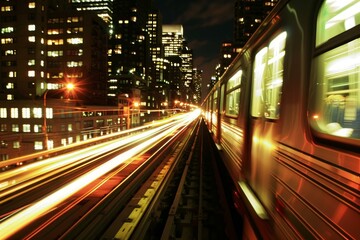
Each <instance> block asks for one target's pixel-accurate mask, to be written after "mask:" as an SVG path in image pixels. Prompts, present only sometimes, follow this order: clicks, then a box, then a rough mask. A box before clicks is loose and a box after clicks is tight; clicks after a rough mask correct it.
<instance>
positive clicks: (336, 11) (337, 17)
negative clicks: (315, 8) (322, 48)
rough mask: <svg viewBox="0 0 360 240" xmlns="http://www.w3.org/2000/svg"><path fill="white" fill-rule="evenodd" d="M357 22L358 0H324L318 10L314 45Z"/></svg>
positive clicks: (358, 13)
mask: <svg viewBox="0 0 360 240" xmlns="http://www.w3.org/2000/svg"><path fill="white" fill-rule="evenodd" d="M359 24H360V2H359V1H358V0H344V1H335V0H326V1H325V2H324V4H323V5H322V7H321V9H320V12H319V17H318V22H317V35H316V46H319V45H320V44H322V43H324V42H326V41H327V40H329V39H331V38H333V37H335V36H337V35H339V34H340V33H342V32H345V31H347V30H349V29H351V28H353V27H355V26H356V25H359Z"/></svg>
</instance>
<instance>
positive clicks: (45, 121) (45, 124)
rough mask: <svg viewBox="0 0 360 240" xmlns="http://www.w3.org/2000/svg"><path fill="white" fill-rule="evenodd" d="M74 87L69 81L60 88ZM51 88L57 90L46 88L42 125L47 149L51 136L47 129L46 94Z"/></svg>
mask: <svg viewBox="0 0 360 240" xmlns="http://www.w3.org/2000/svg"><path fill="white" fill-rule="evenodd" d="M74 88H75V86H74V84H72V83H68V84H66V86H65V87H63V88H60V89H59V90H62V89H66V90H68V91H70V90H73V89H74ZM49 90H57V89H46V90H45V92H44V97H43V127H42V131H43V133H44V148H45V150H48V141H49V136H48V131H47V120H46V96H47V93H48V92H49Z"/></svg>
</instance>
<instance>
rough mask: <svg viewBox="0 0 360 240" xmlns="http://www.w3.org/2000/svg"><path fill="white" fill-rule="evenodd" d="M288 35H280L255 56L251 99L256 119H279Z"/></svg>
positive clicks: (252, 110)
mask: <svg viewBox="0 0 360 240" xmlns="http://www.w3.org/2000/svg"><path fill="white" fill-rule="evenodd" d="M286 35H287V34H286V32H282V33H280V34H279V35H278V36H277V37H276V38H274V39H273V40H272V41H271V42H270V44H269V46H267V47H264V48H262V49H261V50H260V51H259V52H258V53H257V54H256V56H255V62H254V74H253V75H254V77H253V91H252V99H251V115H252V116H254V117H262V116H264V117H265V118H268V119H278V118H279V111H280V98H281V91H282V85H283V70H284V68H283V63H284V56H285V40H286Z"/></svg>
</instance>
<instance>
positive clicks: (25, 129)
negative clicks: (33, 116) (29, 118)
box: [23, 124, 31, 132]
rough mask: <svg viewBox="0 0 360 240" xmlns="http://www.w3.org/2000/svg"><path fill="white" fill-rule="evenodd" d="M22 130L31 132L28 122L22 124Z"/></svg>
mask: <svg viewBox="0 0 360 240" xmlns="http://www.w3.org/2000/svg"><path fill="white" fill-rule="evenodd" d="M23 132H31V126H30V124H23Z"/></svg>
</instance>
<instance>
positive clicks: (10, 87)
mask: <svg viewBox="0 0 360 240" xmlns="http://www.w3.org/2000/svg"><path fill="white" fill-rule="evenodd" d="M6 89H14V83H11V82H9V83H7V84H6Z"/></svg>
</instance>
